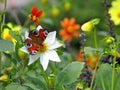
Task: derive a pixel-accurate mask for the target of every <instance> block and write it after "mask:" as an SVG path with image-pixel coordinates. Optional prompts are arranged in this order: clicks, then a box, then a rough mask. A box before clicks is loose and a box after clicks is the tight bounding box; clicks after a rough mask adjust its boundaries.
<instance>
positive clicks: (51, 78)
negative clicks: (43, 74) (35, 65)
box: [48, 74, 55, 88]
mask: <svg viewBox="0 0 120 90" xmlns="http://www.w3.org/2000/svg"><path fill="white" fill-rule="evenodd" d="M48 80H49V85H50V87H51V88H52V87H53V86H54V83H55V75H54V74H50V76H49V77H48Z"/></svg>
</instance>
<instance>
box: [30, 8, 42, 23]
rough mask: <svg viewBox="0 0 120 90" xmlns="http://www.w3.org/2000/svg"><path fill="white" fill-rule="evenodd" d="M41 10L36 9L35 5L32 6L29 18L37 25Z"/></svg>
mask: <svg viewBox="0 0 120 90" xmlns="http://www.w3.org/2000/svg"><path fill="white" fill-rule="evenodd" d="M42 13H43V11H38V8H37V7H32V11H31V15H30V19H31V20H32V21H33V22H34V23H35V24H36V25H39V24H40V23H39V22H38V19H39V17H40V16H41V15H42Z"/></svg>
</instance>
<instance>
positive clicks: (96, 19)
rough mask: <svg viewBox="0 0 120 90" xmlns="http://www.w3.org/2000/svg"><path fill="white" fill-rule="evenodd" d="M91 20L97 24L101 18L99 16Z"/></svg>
mask: <svg viewBox="0 0 120 90" xmlns="http://www.w3.org/2000/svg"><path fill="white" fill-rule="evenodd" d="M91 22H92V23H93V24H94V25H97V24H99V22H100V19H99V18H95V19H93V20H91Z"/></svg>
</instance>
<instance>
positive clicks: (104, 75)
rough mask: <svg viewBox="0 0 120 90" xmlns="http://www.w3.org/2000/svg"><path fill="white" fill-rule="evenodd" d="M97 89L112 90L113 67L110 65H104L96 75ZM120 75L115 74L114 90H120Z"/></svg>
mask: <svg viewBox="0 0 120 90" xmlns="http://www.w3.org/2000/svg"><path fill="white" fill-rule="evenodd" d="M95 81H96V84H97V87H99V88H100V90H111V86H112V84H111V82H112V67H111V65H110V64H102V65H101V66H100V67H99V70H98V71H97V73H96V78H95ZM119 84H120V73H118V72H116V71H115V73H114V90H120V85H119Z"/></svg>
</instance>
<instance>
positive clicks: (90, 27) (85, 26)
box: [81, 22, 94, 32]
mask: <svg viewBox="0 0 120 90" xmlns="http://www.w3.org/2000/svg"><path fill="white" fill-rule="evenodd" d="M93 28H94V24H93V23H92V22H86V23H84V24H83V25H82V26H81V29H82V31H84V32H90V31H92V30H93Z"/></svg>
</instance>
